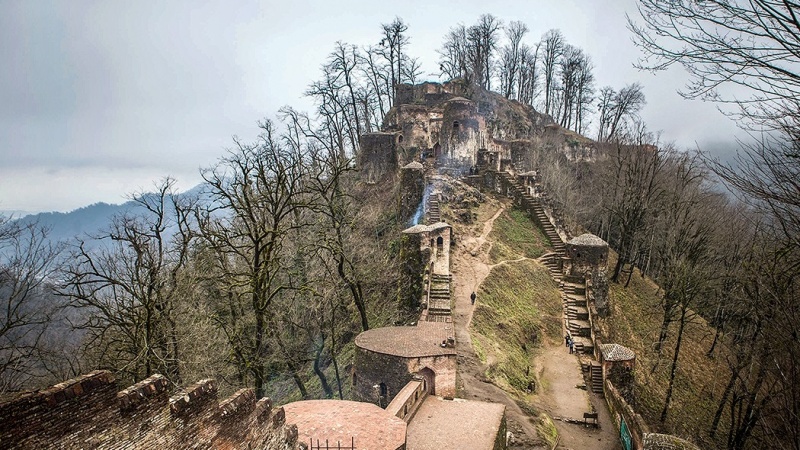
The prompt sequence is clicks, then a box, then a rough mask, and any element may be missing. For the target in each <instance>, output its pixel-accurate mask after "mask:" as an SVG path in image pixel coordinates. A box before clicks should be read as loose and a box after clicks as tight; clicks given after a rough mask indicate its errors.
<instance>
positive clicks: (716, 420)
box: [708, 369, 738, 438]
mask: <svg viewBox="0 0 800 450" xmlns="http://www.w3.org/2000/svg"><path fill="white" fill-rule="evenodd" d="M737 376H738V369H736V370H734V371H733V372H731V378H730V379H729V380H728V384H727V385H726V386H725V390H724V391H723V392H722V398H720V400H719V406H717V412H715V413H714V420H712V421H711V428H710V429H709V430H708V435H709V436H711V437H712V438H713V437H714V435H716V434H717V428H718V427H719V421H720V419H721V418H722V411H723V410H724V409H725V403H727V401H728V397H730V395H731V390H732V389H733V385H734V384H735V383H736V378H737Z"/></svg>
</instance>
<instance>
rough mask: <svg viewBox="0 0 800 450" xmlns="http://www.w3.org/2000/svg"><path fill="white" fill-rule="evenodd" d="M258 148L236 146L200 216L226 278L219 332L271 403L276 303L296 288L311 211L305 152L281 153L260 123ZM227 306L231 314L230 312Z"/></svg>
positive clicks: (212, 180) (214, 172) (211, 173)
mask: <svg viewBox="0 0 800 450" xmlns="http://www.w3.org/2000/svg"><path fill="white" fill-rule="evenodd" d="M259 127H260V128H261V134H260V136H259V138H258V141H257V142H255V143H252V144H247V143H244V142H242V141H240V140H238V139H235V140H234V142H235V144H236V148H235V149H234V150H231V151H230V153H229V155H228V156H226V157H225V158H222V159H221V160H220V162H219V163H218V164H217V165H216V166H214V167H213V168H211V169H209V170H206V171H205V172H204V173H203V177H204V179H205V180H206V183H208V186H209V188H210V190H211V195H212V196H213V203H212V206H211V207H209V208H207V209H206V210H205V211H200V212H199V216H200V229H201V233H202V242H203V245H204V246H206V247H207V248H209V249H210V250H211V253H213V254H214V255H215V256H214V260H213V261H214V262H213V264H214V265H215V268H214V269H215V272H216V273H218V274H219V275H220V276H219V277H218V279H217V280H216V281H217V282H218V283H219V284H220V286H221V287H220V288H219V291H220V292H224V293H226V295H227V297H228V305H221V309H220V310H219V312H218V314H219V324H220V326H221V328H222V329H223V331H224V333H225V334H226V336H228V340H229V344H230V346H231V348H232V352H233V353H234V354H235V355H236V360H237V363H238V364H239V365H240V367H241V369H242V370H243V371H245V372H246V373H247V374H249V375H251V376H252V379H253V384H254V386H255V389H256V394H257V396H258V397H259V398H260V397H262V396H264V393H265V389H266V383H267V377H268V375H269V373H268V364H267V360H268V357H269V355H270V354H271V353H273V352H272V351H271V350H270V348H269V347H268V344H269V342H270V337H271V332H272V329H271V327H270V324H271V322H272V320H273V316H274V312H273V310H272V305H273V302H274V301H276V299H278V298H279V297H280V296H282V295H285V293H286V291H288V290H291V289H293V288H294V286H293V285H292V283H291V280H290V279H289V278H287V277H286V272H285V271H284V270H283V267H284V264H285V261H286V258H287V255H286V252H285V251H284V245H285V243H286V239H287V236H288V235H289V234H290V233H291V231H292V230H294V229H296V228H298V227H302V226H303V225H304V224H303V223H298V222H297V221H296V220H295V218H296V215H295V213H296V212H297V211H298V209H301V208H304V207H306V206H307V204H308V198H307V195H305V187H304V183H303V180H304V177H305V176H306V173H307V172H306V171H307V167H306V164H305V162H304V158H305V156H304V155H303V154H302V150H301V149H298V148H294V147H288V148H287V147H285V146H282V145H280V143H279V142H278V140H277V136H276V134H275V130H274V127H273V125H272V123H271V122H269V121H265V122H261V123H259ZM226 306H227V307H226Z"/></svg>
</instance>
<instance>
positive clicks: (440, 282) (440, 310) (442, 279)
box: [426, 273, 453, 322]
mask: <svg viewBox="0 0 800 450" xmlns="http://www.w3.org/2000/svg"><path fill="white" fill-rule="evenodd" d="M452 279H453V276H452V275H441V274H436V273H435V274H432V275H431V280H430V281H431V287H430V294H431V295H430V298H429V303H428V315H427V317H426V320H427V321H428V322H448V321H449V320H450V314H451V313H452V309H451V306H450V305H451V302H450V283H451V281H452Z"/></svg>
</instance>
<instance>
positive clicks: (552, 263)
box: [539, 252, 562, 282]
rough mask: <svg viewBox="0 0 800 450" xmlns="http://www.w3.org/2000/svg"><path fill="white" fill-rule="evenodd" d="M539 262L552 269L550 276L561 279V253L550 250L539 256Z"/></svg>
mask: <svg viewBox="0 0 800 450" xmlns="http://www.w3.org/2000/svg"><path fill="white" fill-rule="evenodd" d="M539 262H541V263H542V264H544V266H545V267H547V270H549V271H550V276H551V277H552V278H553V279H554V280H555V281H556V282H559V281H561V273H562V264H561V255H559V254H558V253H556V252H548V253H545V254H544V255H542V256H540V257H539Z"/></svg>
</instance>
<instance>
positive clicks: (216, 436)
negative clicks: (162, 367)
mask: <svg viewBox="0 0 800 450" xmlns="http://www.w3.org/2000/svg"><path fill="white" fill-rule="evenodd" d="M169 386H170V383H169V381H168V380H167V379H166V378H165V377H163V376H161V375H153V376H151V377H148V378H147V379H145V380H143V381H140V382H138V383H136V384H134V385H132V386H129V387H127V388H125V389H122V390H118V388H117V386H116V383H115V382H114V375H113V374H112V373H111V372H108V371H94V372H91V373H88V374H85V375H82V376H79V377H77V378H73V379H71V380H67V381H65V382H63V383H59V384H56V385H54V386H52V387H50V388H47V389H43V390H41V391H37V392H32V393H28V394H25V395H22V396H20V397H18V398H16V399H13V400H9V401H7V402H4V403H0V436H2V443H0V447H3V448H11V449H14V448H62V449H82V448H99V449H123V448H124V449H130V448H142V449H144V448H174V449H183V448H207V449H216V448H220V449H222V448H224V449H248V448H261V449H267V450H270V449H275V450H277V449H281V450H290V449H295V448H297V429H296V427H293V424H289V423H286V419H285V416H284V415H283V409H279V410H277V411H273V409H272V401H271V400H269V399H268V398H264V399H261V400H259V401H258V402H256V397H255V392H254V391H253V390H252V389H242V390H239V391H237V392H236V393H235V394H234V395H233V396H231V397H229V398H228V399H226V400H224V401H222V402H219V401H217V384H216V382H215V381H214V380H213V379H206V380H201V381H200V382H198V383H195V384H193V385H192V386H190V387H189V388H187V389H186V390H185V391H184V392H182V393H180V394H178V395H175V396H173V397H172V399H171V400H170V399H169V398H168V395H169ZM168 400H169V401H168ZM232 419H235V420H232ZM265 424H269V425H267V426H265Z"/></svg>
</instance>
